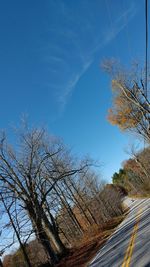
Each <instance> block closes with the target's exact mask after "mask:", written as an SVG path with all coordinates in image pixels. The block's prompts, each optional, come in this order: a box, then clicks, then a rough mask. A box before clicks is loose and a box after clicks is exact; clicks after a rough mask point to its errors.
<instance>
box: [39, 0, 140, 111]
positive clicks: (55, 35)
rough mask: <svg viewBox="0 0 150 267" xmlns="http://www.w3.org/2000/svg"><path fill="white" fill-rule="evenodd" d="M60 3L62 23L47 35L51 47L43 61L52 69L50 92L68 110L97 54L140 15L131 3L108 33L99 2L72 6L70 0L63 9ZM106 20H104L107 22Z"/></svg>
mask: <svg viewBox="0 0 150 267" xmlns="http://www.w3.org/2000/svg"><path fill="white" fill-rule="evenodd" d="M59 2H60V1H58V2H57V1H56V3H55V5H57V9H58V14H59V22H58V21H57V19H56V20H55V19H54V20H53V22H51V21H50V22H49V24H50V25H51V26H50V28H48V29H47V33H46V36H47V41H46V42H47V46H46V47H45V49H44V53H45V55H44V56H43V59H44V62H45V64H46V67H47V68H48V81H47V84H49V89H50V90H55V96H56V101H57V103H58V105H59V106H61V110H64V108H65V106H66V104H67V101H68V99H69V97H70V96H71V95H72V93H73V90H74V88H75V87H76V85H77V83H78V82H79V80H80V78H81V77H82V76H83V75H84V73H85V72H86V71H87V69H88V68H89V67H90V66H91V64H92V63H93V60H94V57H95V55H96V53H97V52H98V51H99V50H100V49H102V48H103V47H104V46H106V45H108V44H109V43H110V42H111V41H112V40H113V39H114V38H116V36H117V35H118V34H119V33H120V32H121V31H122V30H123V29H124V28H125V27H126V26H127V24H128V23H129V22H130V21H131V19H132V18H133V17H134V16H135V14H136V13H137V8H136V6H135V5H134V4H133V3H131V5H130V6H129V7H128V8H127V9H126V10H123V12H122V13H120V15H118V17H117V18H116V19H115V20H114V21H113V23H112V25H111V27H109V29H108V30H105V32H104V29H103V25H101V24H100V22H101V16H102V14H100V18H99V17H98V16H99V13H95V12H96V10H97V7H96V3H99V1H98V2H97V1H93V2H95V6H92V7H91V6H90V3H91V1H85V2H84V1H83V2H82V3H84V5H83V6H82V5H80V6H78V4H76V5H75V6H68V5H67V4H68V2H66V1H61V2H62V5H60V6H59V4H58V3H59ZM53 4H54V3H53ZM85 4H86V13H85ZM88 5H89V6H88ZM79 8H80V9H79ZM92 8H93V9H92ZM79 10H80V12H79ZM76 11H77V12H76ZM105 11H106V10H105ZM102 12H104V11H103V10H102ZM56 15H57V14H56ZM96 16H97V17H96ZM56 18H57V16H56ZM105 21H106V19H105V18H103V23H105ZM106 22H107V21H106ZM107 23H108V22H107ZM99 25H101V27H99ZM49 40H50V41H49Z"/></svg>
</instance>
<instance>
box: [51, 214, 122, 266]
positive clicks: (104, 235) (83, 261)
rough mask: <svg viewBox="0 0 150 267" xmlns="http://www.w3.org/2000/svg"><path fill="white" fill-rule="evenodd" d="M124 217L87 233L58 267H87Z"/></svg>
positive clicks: (112, 220) (114, 219)
mask: <svg viewBox="0 0 150 267" xmlns="http://www.w3.org/2000/svg"><path fill="white" fill-rule="evenodd" d="M123 219H124V216H119V217H116V218H113V219H111V220H110V221H108V222H107V223H105V224H104V225H103V226H102V227H97V228H96V227H95V229H94V231H93V230H92V231H91V233H90V231H89V232H88V233H86V235H85V237H84V238H83V239H82V240H80V241H79V244H78V246H76V247H74V248H73V249H70V251H69V253H68V255H67V256H66V257H64V258H63V259H62V260H61V262H60V263H59V264H57V265H56V266H57V267H86V266H88V263H89V262H90V261H91V260H92V258H93V257H94V256H95V254H96V253H97V251H98V250H99V249H100V248H101V247H102V246H103V245H104V244H105V242H106V240H107V239H108V237H109V236H110V235H111V234H112V233H113V232H114V230H115V228H116V227H117V226H118V224H120V223H121V222H122V220H123Z"/></svg>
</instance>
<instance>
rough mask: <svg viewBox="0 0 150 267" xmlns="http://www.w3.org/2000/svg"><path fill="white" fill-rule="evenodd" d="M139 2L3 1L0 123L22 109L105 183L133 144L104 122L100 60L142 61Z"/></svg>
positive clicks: (6, 124) (107, 94)
mask: <svg viewBox="0 0 150 267" xmlns="http://www.w3.org/2000/svg"><path fill="white" fill-rule="evenodd" d="M144 23H145V21H144V0H143V1H141V0H135V1H133V0H122V1H119V0H114V1H111V0H104V1H100V0H76V1H73V0H44V1H39V0H36V1H32V0H30V1H29V0H26V1H20V0H14V1H10V0H8V1H3V2H2V3H1V8H0V25H1V26H0V40H1V41H0V93H1V94H0V95H1V104H0V116H1V121H0V128H2V129H7V131H10V128H11V126H12V125H18V123H19V121H20V118H21V116H22V115H23V114H27V115H28V118H29V121H30V123H31V124H34V125H37V126H40V125H42V126H43V125H44V126H46V127H47V128H48V130H49V132H50V133H52V134H55V135H57V136H60V137H62V138H63V139H64V142H65V143H67V144H68V145H69V146H70V147H71V148H72V150H73V152H74V153H75V154H77V155H79V156H82V155H85V154H89V155H90V156H91V157H93V158H95V159H96V160H99V161H100V162H101V163H102V168H101V172H102V173H103V175H104V178H105V179H107V180H108V181H110V178H111V176H112V174H113V173H114V172H115V171H117V170H118V169H119V167H120V166H121V165H120V164H121V162H122V161H123V160H124V159H125V158H127V157H128V155H126V153H125V151H124V150H125V148H126V147H128V145H129V144H130V143H131V142H133V141H134V139H133V138H131V137H130V136H129V135H125V134H123V133H120V131H119V130H118V129H117V128H116V127H113V126H111V125H110V124H109V123H108V122H107V120H106V117H107V110H108V108H110V106H111V98H112V96H111V90H110V80H109V77H108V76H107V75H106V74H105V73H103V72H102V70H101V69H100V63H101V61H102V60H103V59H105V58H109V57H116V58H118V59H119V60H120V61H121V62H122V63H123V64H126V65H127V66H128V65H130V63H131V61H132V60H135V59H138V60H143V57H144V48H145V32H144V30H145V28H144V26H145V24H144Z"/></svg>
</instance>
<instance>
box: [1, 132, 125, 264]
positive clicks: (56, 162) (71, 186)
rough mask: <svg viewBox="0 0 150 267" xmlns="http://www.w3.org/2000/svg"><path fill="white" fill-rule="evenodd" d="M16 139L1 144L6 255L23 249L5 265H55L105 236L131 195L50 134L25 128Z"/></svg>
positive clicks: (3, 135) (11, 256)
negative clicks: (77, 249) (104, 231)
mask: <svg viewBox="0 0 150 267" xmlns="http://www.w3.org/2000/svg"><path fill="white" fill-rule="evenodd" d="M16 136H17V138H16V140H17V141H16V145H14V147H12V145H10V144H9V142H8V139H7V137H6V134H4V133H2V135H1V141H0V202H1V205H0V208H1V210H0V212H1V215H2V219H3V218H4V220H1V244H0V246H1V247H0V248H1V255H2V254H3V253H6V252H5V251H7V249H8V248H9V250H11V248H14V247H16V244H17V246H18V245H19V249H17V251H15V252H14V253H12V254H10V255H7V256H5V257H4V259H3V266H4V267H7V266H9V267H20V266H22V267H24V266H42V265H43V264H47V265H48V266H54V265H56V264H57V263H59V262H60V261H61V260H62V258H63V257H65V256H66V255H70V253H71V251H72V250H73V249H74V248H77V247H79V246H81V244H83V243H86V242H87V244H89V242H91V238H94V237H95V236H97V235H100V236H101V235H103V234H102V233H103V229H105V228H106V227H107V226H106V225H107V223H108V224H110V221H111V220H114V218H116V217H117V216H121V215H122V214H123V210H122V206H121V198H122V196H123V195H124V193H125V192H124V190H123V189H122V187H120V186H114V185H105V183H104V181H102V180H101V178H100V177H99V175H98V174H97V173H96V171H95V169H96V167H95V162H94V161H93V160H91V159H89V158H84V159H80V160H78V159H77V158H76V157H74V156H73V155H72V154H71V152H70V150H69V149H68V148H66V146H65V145H64V144H63V142H62V141H61V140H59V139H58V138H56V137H54V136H49V134H48V133H47V132H46V131H45V130H44V129H29V128H28V127H24V128H23V129H21V130H18V131H17V132H16ZM6 235H7V236H8V237H9V238H8V239H7V238H6V239H5V242H2V240H4V238H5V236H6ZM96 239H97V237H96ZM100 240H101V237H100ZM6 241H7V242H6ZM92 242H93V241H92ZM94 242H95V241H94ZM4 244H5V245H4Z"/></svg>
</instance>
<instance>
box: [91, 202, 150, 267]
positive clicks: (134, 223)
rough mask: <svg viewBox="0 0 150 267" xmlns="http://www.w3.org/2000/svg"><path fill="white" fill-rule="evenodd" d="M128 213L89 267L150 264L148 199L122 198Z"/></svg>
mask: <svg viewBox="0 0 150 267" xmlns="http://www.w3.org/2000/svg"><path fill="white" fill-rule="evenodd" d="M125 203H126V204H127V205H128V206H129V207H130V212H129V214H128V215H127V217H126V218H125V220H124V221H123V222H122V223H121V224H120V225H119V227H118V228H117V230H116V231H115V233H114V234H113V235H112V236H111V237H110V238H109V240H108V241H107V242H106V244H105V246H104V247H103V248H102V249H100V251H99V252H98V254H97V255H96V257H95V258H94V259H93V261H92V262H91V263H90V265H89V267H150V199H136V200H134V201H133V200H132V199H129V198H126V199H125Z"/></svg>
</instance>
